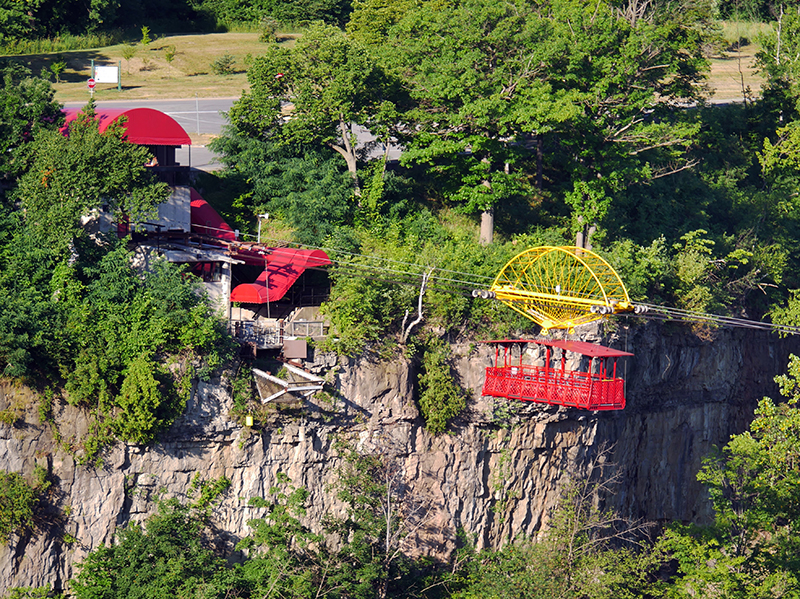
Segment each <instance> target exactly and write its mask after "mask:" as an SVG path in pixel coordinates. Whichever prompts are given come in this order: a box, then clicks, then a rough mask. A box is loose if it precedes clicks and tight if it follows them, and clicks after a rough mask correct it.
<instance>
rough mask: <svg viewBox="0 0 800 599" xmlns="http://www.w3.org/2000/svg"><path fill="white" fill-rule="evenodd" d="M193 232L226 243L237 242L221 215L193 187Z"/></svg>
mask: <svg viewBox="0 0 800 599" xmlns="http://www.w3.org/2000/svg"><path fill="white" fill-rule="evenodd" d="M190 199H191V202H192V204H191V206H192V207H191V210H192V215H191V219H192V232H193V233H197V234H198V235H205V236H207V237H216V238H217V239H222V240H224V241H236V233H234V232H233V229H231V227H230V225H229V224H228V223H226V222H225V221H224V220H222V217H221V216H220V215H219V213H218V212H217V211H216V210H214V209H213V208H212V207H211V205H210V204H209V203H208V202H206V201H205V200H204V199H203V197H202V196H201V195H200V194H199V193H197V190H196V189H195V188H194V187H192V188H191V189H190Z"/></svg>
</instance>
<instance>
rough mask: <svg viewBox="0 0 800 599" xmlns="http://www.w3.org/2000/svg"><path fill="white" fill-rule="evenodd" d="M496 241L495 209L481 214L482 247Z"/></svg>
mask: <svg viewBox="0 0 800 599" xmlns="http://www.w3.org/2000/svg"><path fill="white" fill-rule="evenodd" d="M492 241H494V208H489V209H488V210H484V211H483V212H481V237H480V243H481V245H489V244H490V243H492Z"/></svg>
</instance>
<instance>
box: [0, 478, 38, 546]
mask: <svg viewBox="0 0 800 599" xmlns="http://www.w3.org/2000/svg"><path fill="white" fill-rule="evenodd" d="M38 501H39V498H38V493H37V491H36V489H34V488H33V486H32V485H31V484H30V483H29V482H28V481H26V480H25V478H24V477H23V476H22V475H21V474H18V473H16V472H5V471H2V470H0V542H3V543H5V542H6V541H8V539H9V537H10V536H11V535H12V534H20V533H22V532H23V531H25V530H26V529H29V528H31V527H32V526H33V514H34V509H35V508H36V504H37V503H38Z"/></svg>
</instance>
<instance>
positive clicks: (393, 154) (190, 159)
mask: <svg viewBox="0 0 800 599" xmlns="http://www.w3.org/2000/svg"><path fill="white" fill-rule="evenodd" d="M236 99H237V98H210V99H202V98H198V99H196V100H122V101H108V102H98V103H97V107H98V108H109V109H111V108H113V109H128V108H153V109H155V110H160V111H161V112H163V113H165V114H168V115H169V116H171V117H172V118H174V119H175V120H176V121H178V123H180V125H181V126H182V127H183V128H184V129H185V130H186V132H187V133H188V134H190V135H191V134H194V133H197V134H211V135H219V134H220V133H221V132H222V127H223V126H224V125H225V124H226V120H225V117H224V116H223V113H224V112H227V111H228V110H230V108H231V106H232V105H233V103H234V101H235V100H236ZM84 104H85V103H80V102H70V103H68V104H65V105H64V106H65V107H66V108H81V107H82V106H83V105H84ZM356 137H357V138H358V143H359V145H360V144H364V143H367V142H369V141H372V140H374V139H375V138H374V137H373V136H372V135H371V134H370V133H369V131H367V130H366V129H360V130H358V131H357V132H356ZM382 153H383V149H382V148H380V147H378V148H374V149H373V151H372V155H375V156H378V155H380V154H382ZM175 157H176V159H177V160H178V162H179V163H180V164H187V165H189V166H191V167H192V168H196V169H198V170H201V171H212V170H216V169H219V168H221V167H222V165H221V164H220V163H219V162H218V161H217V157H216V156H215V155H214V154H213V153H212V152H211V151H210V150H209V149H208V148H206V147H205V146H203V145H193V146H192V147H191V150H190V149H189V148H188V146H183V147H182V148H179V149H178V150H177V152H176V153H175ZM399 157H400V148H399V147H396V146H391V147H390V150H389V159H390V160H396V159H398V158H399Z"/></svg>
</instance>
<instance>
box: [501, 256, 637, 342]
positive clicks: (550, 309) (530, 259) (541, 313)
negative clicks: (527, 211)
mask: <svg viewBox="0 0 800 599" xmlns="http://www.w3.org/2000/svg"><path fill="white" fill-rule="evenodd" d="M490 291H491V292H493V293H494V295H495V297H496V298H497V299H499V300H500V301H502V302H503V303H505V304H507V305H508V306H510V307H511V308H512V309H514V310H516V311H517V312H519V313H520V314H523V315H525V316H527V317H528V318H530V319H531V320H533V321H535V322H537V323H538V324H539V325H541V326H542V328H543V329H544V331H545V332H546V331H547V330H548V329H573V328H574V327H576V326H578V325H581V324H586V323H588V322H592V321H595V320H599V319H601V318H604V317H605V316H606V315H608V314H611V313H614V312H623V311H628V310H632V309H633V307H632V306H631V304H630V300H629V299H628V291H627V290H626V289H625V285H623V283H622V281H621V280H620V278H619V276H618V275H617V273H616V272H614V269H613V268H611V266H610V265H609V264H608V262H606V261H605V260H603V259H602V258H601V257H600V256H598V255H597V254H594V253H593V252H590V251H589V250H584V249H581V248H576V247H549V246H546V247H538V248H531V249H529V250H526V251H524V252H522V253H521V254H519V255H518V256H515V257H514V258H513V259H512V260H510V261H509V262H508V264H506V265H505V266H504V267H503V270H501V271H500V274H499V275H497V278H496V279H495V281H494V284H493V285H492V287H491V289H490Z"/></svg>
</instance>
